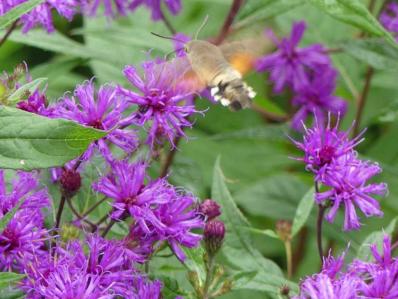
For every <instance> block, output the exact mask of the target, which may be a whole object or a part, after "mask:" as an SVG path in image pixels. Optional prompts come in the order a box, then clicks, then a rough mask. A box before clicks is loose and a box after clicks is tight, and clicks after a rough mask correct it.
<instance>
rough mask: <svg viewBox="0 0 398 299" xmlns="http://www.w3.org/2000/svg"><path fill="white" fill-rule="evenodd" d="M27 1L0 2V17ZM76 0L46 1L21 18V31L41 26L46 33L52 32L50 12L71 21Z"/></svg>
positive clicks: (8, 0) (74, 11) (76, 5)
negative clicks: (54, 11)
mask: <svg viewBox="0 0 398 299" xmlns="http://www.w3.org/2000/svg"><path fill="white" fill-rule="evenodd" d="M26 1H27V0H5V1H1V2H0V16H2V15H4V14H5V13H7V12H8V11H9V10H10V9H12V8H14V7H15V6H18V5H20V4H22V3H24V2H26ZM78 9H79V1H78V0H46V1H45V2H44V3H43V4H40V5H39V6H37V7H35V8H34V9H33V10H31V11H30V12H28V13H26V14H24V15H23V16H22V17H21V19H20V20H21V23H22V25H23V27H22V31H23V32H25V33H26V32H28V31H29V30H31V29H32V28H33V27H35V26H37V25H41V26H43V27H44V28H45V29H46V30H47V32H52V31H54V25H53V18H52V11H53V10H56V11H57V13H58V14H59V15H61V16H63V17H64V18H66V19H67V20H69V21H71V20H72V18H73V16H74V15H75V14H76V13H77V12H78Z"/></svg>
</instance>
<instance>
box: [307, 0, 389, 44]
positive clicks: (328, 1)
mask: <svg viewBox="0 0 398 299" xmlns="http://www.w3.org/2000/svg"><path fill="white" fill-rule="evenodd" d="M307 1H308V2H309V3H311V4H313V5H315V6H317V7H319V8H320V9H321V10H323V11H324V12H326V13H327V14H329V15H331V16H332V17H334V18H336V19H338V20H340V21H342V22H344V23H347V24H350V25H353V26H355V27H357V28H359V29H361V30H363V31H366V32H368V33H371V34H373V35H375V36H379V37H384V38H386V39H387V40H388V41H389V42H390V43H391V44H392V45H393V46H396V41H395V40H394V38H393V37H392V35H391V34H390V33H389V32H388V31H387V30H386V29H384V27H383V26H382V25H381V24H380V23H379V22H378V21H377V19H376V18H375V17H374V16H373V15H372V14H371V13H370V12H369V10H368V9H367V8H366V6H365V5H364V4H363V3H362V2H361V1H360V0H307Z"/></svg>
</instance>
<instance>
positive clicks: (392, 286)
mask: <svg viewBox="0 0 398 299" xmlns="http://www.w3.org/2000/svg"><path fill="white" fill-rule="evenodd" d="M370 251H371V253H372V255H373V258H374V262H365V261H361V260H354V262H353V263H352V264H351V265H350V267H349V269H350V272H351V273H354V274H355V275H356V276H358V277H360V278H361V279H362V283H361V285H360V292H361V293H360V294H361V295H362V296H363V298H388V299H393V298H398V259H397V258H396V257H392V255H391V254H392V248H391V239H390V237H389V236H388V235H385V236H384V239H383V252H382V253H379V252H378V251H377V248H376V244H372V245H370ZM361 298H362V297H361Z"/></svg>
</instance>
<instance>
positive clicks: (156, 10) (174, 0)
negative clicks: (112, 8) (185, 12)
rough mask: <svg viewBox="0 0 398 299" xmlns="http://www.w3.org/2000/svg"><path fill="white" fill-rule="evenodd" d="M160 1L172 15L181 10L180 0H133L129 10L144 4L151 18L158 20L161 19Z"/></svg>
mask: <svg viewBox="0 0 398 299" xmlns="http://www.w3.org/2000/svg"><path fill="white" fill-rule="evenodd" d="M162 2H164V4H166V6H167V8H168V9H169V10H170V12H171V13H172V14H173V15H177V14H178V13H179V12H180V10H181V1H180V0H163V1H162V0H133V1H132V2H131V4H130V6H129V8H130V9H131V10H135V9H136V8H137V7H139V6H141V5H145V6H146V7H147V8H148V9H150V10H151V12H152V15H151V17H152V20H154V21H159V20H161V19H163V17H164V16H163V12H162Z"/></svg>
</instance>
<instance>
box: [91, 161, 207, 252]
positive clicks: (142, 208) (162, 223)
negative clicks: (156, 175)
mask: <svg viewBox="0 0 398 299" xmlns="http://www.w3.org/2000/svg"><path fill="white" fill-rule="evenodd" d="M146 167H147V165H146V164H144V163H142V162H138V163H136V164H129V163H128V162H127V161H115V162H113V163H112V173H111V174H109V175H107V176H105V177H102V178H101V179H100V180H99V182H98V183H95V184H93V188H94V190H96V191H98V192H101V193H103V194H105V195H106V196H108V197H110V198H113V199H114V203H113V204H112V206H113V208H114V211H113V213H112V217H113V218H115V219H123V218H125V217H127V216H128V215H130V216H131V217H133V218H134V219H135V220H136V223H137V225H139V226H140V230H139V231H138V232H137V231H135V232H136V233H137V236H136V237H138V242H140V240H139V239H140V238H141V237H143V236H145V234H146V238H147V239H148V240H149V241H152V240H156V241H168V242H169V244H170V246H171V247H172V249H173V250H174V252H175V253H176V255H177V257H178V258H180V259H181V260H183V259H184V253H183V252H182V251H181V249H180V248H179V245H183V246H186V247H194V246H197V245H198V243H199V241H200V239H201V236H200V235H197V234H194V233H192V232H191V230H192V229H194V228H202V227H203V225H204V222H203V220H202V219H201V217H200V215H199V213H198V211H197V209H196V208H194V207H193V206H194V204H195V199H194V197H192V196H190V195H187V194H180V193H179V192H178V191H177V190H176V189H175V188H174V187H173V186H172V185H170V184H169V183H168V182H167V181H166V179H164V178H161V179H157V180H155V181H150V182H148V183H147V184H145V179H146V173H145V171H146ZM148 240H147V241H148ZM135 241H137V240H135ZM146 246H147V248H148V244H146ZM148 249H151V248H150V247H149V248H148ZM138 250H140V249H138Z"/></svg>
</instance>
